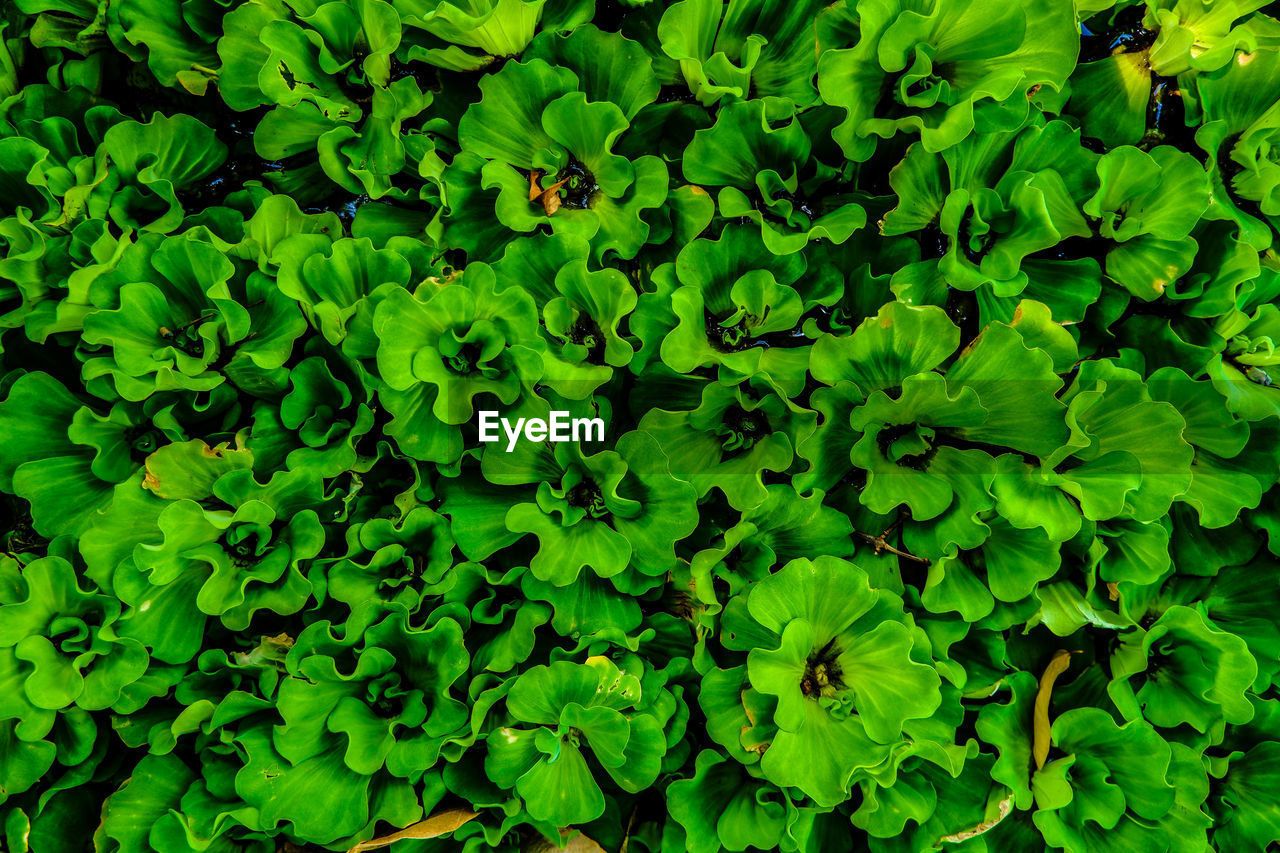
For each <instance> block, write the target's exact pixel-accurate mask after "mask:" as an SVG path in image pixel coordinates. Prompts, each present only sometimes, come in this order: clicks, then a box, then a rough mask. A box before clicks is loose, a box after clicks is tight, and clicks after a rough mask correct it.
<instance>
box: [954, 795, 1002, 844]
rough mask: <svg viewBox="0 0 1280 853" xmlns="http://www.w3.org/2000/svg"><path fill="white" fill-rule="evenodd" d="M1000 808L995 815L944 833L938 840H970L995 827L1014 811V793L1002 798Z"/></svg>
mask: <svg viewBox="0 0 1280 853" xmlns="http://www.w3.org/2000/svg"><path fill="white" fill-rule="evenodd" d="M998 808H999V811H998V813H997V814H996V816H995V817H992V818H988V819H986V820H984V821H983V822H982V823H979V824H977V825H975V826H971V827H969V828H968V829H962V830H961V831H959V832H954V833H952V834H951V835H944V836H942V837H941V838H939V839H938V840H939V841H945V842H949V843H953V844H956V843H959V842H961V841H968V840H969V839H970V838H974V837H976V836H979V835H981V834H982V833H984V832H988V831H989V830H991V829H993V828H994V827H995V825H996V824H998V823H999V822H1000V821H1002V820H1004V819H1005V818H1006V817H1008V816H1009V812H1011V811H1013V794H1010V795H1009V796H1007V797H1005V798H1004V799H1003V800H1001V801H1000V805H999V807H998Z"/></svg>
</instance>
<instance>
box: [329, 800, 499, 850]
mask: <svg viewBox="0 0 1280 853" xmlns="http://www.w3.org/2000/svg"><path fill="white" fill-rule="evenodd" d="M477 814H478V812H473V811H468V810H467V809H450V810H449V811H445V812H439V813H438V814H433V815H432V816H431V817H429V818H427V819H426V820H424V821H419V822H418V823H415V824H414V825H413V826H407V827H405V828H404V829H402V830H400V831H399V832H393V833H391V834H390V835H384V836H382V837H381V838H371V839H369V840H368V841H361V842H360V843H359V844H357V845H355V846H354V847H352V848H351V849H349V850H348V851H347V853H363V851H365V850H376V849H377V848H379V847H386V846H387V845H388V844H394V843H395V842H397V841H404V840H405V839H407V838H412V839H424V838H437V837H439V836H441V835H448V834H449V833H450V832H453V831H454V830H455V829H457V828H458V827H460V826H462V825H463V824H464V823H466V822H468V821H470V820H472V819H474V818H475V817H476V815H477Z"/></svg>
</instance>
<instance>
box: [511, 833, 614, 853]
mask: <svg viewBox="0 0 1280 853" xmlns="http://www.w3.org/2000/svg"><path fill="white" fill-rule="evenodd" d="M570 832H573V830H563V831H562V832H561V834H560V842H561V843H562V844H564V846H563V847H557V846H556V845H555V843H554V842H551V841H548V840H547V839H545V838H542V837H541V836H539V837H537V838H535V839H534V840H533V841H530V842H529V843H528V844H526V845H525V846H524V849H523V850H522V851H521V853H605V850H604V848H603V847H601V846H600V845H599V844H597V843H596V842H595V841H592V840H591V839H590V838H588V837H587V836H585V835H583V834H582V833H581V832H578V833H577V834H575V835H574V836H573V837H572V838H569V840H568V842H567V843H566V842H565V839H566V838H567V837H568V835H569V833H570Z"/></svg>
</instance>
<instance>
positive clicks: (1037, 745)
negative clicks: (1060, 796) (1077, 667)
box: [1031, 649, 1071, 770]
mask: <svg viewBox="0 0 1280 853" xmlns="http://www.w3.org/2000/svg"><path fill="white" fill-rule="evenodd" d="M1070 663H1071V652H1069V651H1067V650H1066V649H1058V651H1056V652H1054V655H1053V659H1052V660H1050V661H1049V665H1048V666H1046V667H1045V668H1044V675H1042V676H1040V689H1039V690H1037V691H1036V707H1035V718H1034V721H1033V722H1034V725H1033V729H1032V751H1031V753H1032V756H1033V757H1034V758H1035V761H1036V769H1037V770H1039V769H1040V768H1042V767H1044V762H1045V760H1046V759H1048V757H1049V698H1050V697H1051V696H1052V694H1053V683H1054V682H1055V681H1057V680H1058V676H1059V675H1061V674H1062V673H1063V672H1065V671H1066V669H1067V666H1068V665H1069V664H1070Z"/></svg>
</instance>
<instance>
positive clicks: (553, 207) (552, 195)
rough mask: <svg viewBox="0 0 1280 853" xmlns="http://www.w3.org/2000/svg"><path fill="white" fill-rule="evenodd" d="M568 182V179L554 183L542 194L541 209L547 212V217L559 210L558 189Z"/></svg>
mask: <svg viewBox="0 0 1280 853" xmlns="http://www.w3.org/2000/svg"><path fill="white" fill-rule="evenodd" d="M568 182H569V179H568V178H565V179H564V180H562V181H556V182H555V183H554V184H552V185H551V186H549V187H547V189H546V192H544V193H543V194H542V209H543V210H545V211H546V212H547V216H551V215H552V214H553V213H555V212H556V211H557V210H559V209H560V188H561V187H562V186H564V185H565V184H566V183H568Z"/></svg>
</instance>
